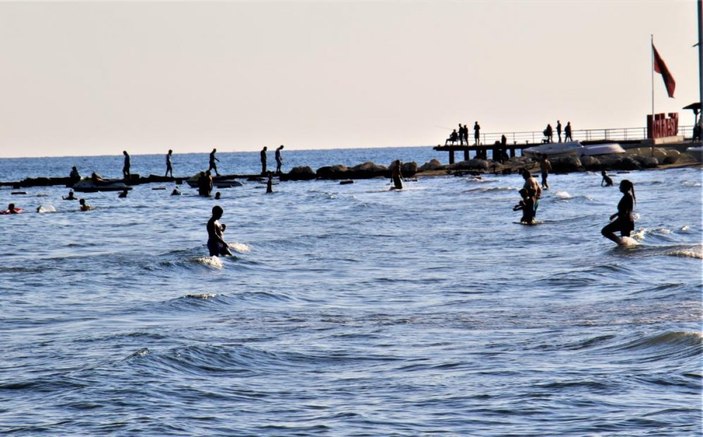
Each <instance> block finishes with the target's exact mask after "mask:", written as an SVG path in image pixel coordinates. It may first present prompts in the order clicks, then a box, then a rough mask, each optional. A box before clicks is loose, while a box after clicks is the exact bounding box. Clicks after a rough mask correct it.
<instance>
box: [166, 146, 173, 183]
mask: <svg viewBox="0 0 703 437" xmlns="http://www.w3.org/2000/svg"><path fill="white" fill-rule="evenodd" d="M171 155H173V150H171V149H168V153H167V154H166V173H165V174H164V177H168V175H169V173H170V174H171V177H173V164H172V163H171Z"/></svg>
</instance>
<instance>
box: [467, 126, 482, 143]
mask: <svg viewBox="0 0 703 437" xmlns="http://www.w3.org/2000/svg"><path fill="white" fill-rule="evenodd" d="M479 138H481V126H479V125H478V121H477V122H474V146H478V143H479ZM467 142H468V141H467Z"/></svg>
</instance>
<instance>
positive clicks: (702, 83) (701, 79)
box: [698, 0, 703, 132]
mask: <svg viewBox="0 0 703 437" xmlns="http://www.w3.org/2000/svg"><path fill="white" fill-rule="evenodd" d="M698 92H699V94H700V95H699V97H700V100H698V102H699V103H700V104H701V110H700V111H698V126H700V129H701V130H703V0H698ZM699 132H700V131H699Z"/></svg>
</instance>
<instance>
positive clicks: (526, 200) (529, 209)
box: [513, 188, 535, 225]
mask: <svg viewBox="0 0 703 437" xmlns="http://www.w3.org/2000/svg"><path fill="white" fill-rule="evenodd" d="M519 193H520V196H521V197H522V200H521V201H520V202H519V203H518V204H517V205H515V206H513V211H519V210H522V218H520V223H525V224H528V225H532V224H534V223H535V192H534V190H526V189H524V188H523V189H521V190H520V191H519Z"/></svg>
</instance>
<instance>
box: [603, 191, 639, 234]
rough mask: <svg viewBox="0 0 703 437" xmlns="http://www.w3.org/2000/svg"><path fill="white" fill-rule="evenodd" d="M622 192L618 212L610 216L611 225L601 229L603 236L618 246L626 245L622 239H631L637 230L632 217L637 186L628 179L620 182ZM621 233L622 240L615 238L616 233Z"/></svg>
mask: <svg viewBox="0 0 703 437" xmlns="http://www.w3.org/2000/svg"><path fill="white" fill-rule="evenodd" d="M620 192H621V193H622V194H623V195H622V199H620V202H618V212H616V213H615V214H613V215H611V216H610V223H608V224H607V225H605V226H604V227H603V229H601V231H600V232H601V234H603V236H604V237H605V238H607V239H609V240H612V241H614V242H615V243H617V244H618V245H620V246H622V245H623V244H624V242H623V239H622V237H629V236H630V232H632V231H633V230H634V229H635V219H634V218H633V217H632V210H633V209H634V206H635V202H637V199H636V197H635V186H634V185H633V184H632V182H630V181H629V180H627V179H623V180H622V181H621V182H620ZM617 231H620V238H618V237H617V236H615V232H617Z"/></svg>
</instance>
